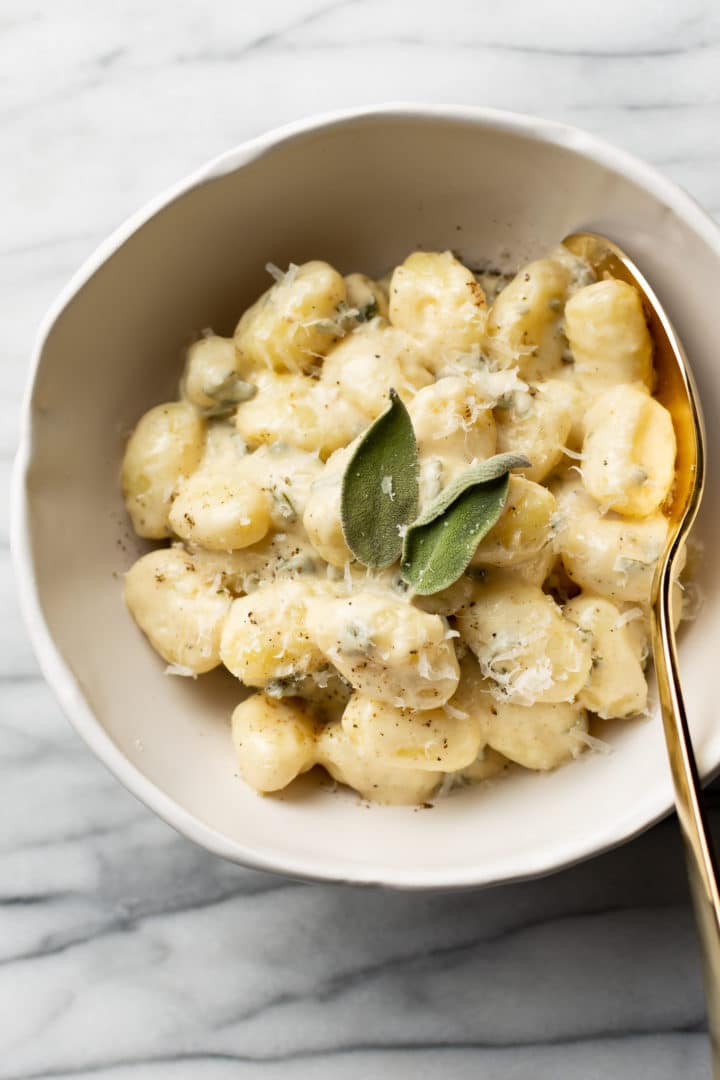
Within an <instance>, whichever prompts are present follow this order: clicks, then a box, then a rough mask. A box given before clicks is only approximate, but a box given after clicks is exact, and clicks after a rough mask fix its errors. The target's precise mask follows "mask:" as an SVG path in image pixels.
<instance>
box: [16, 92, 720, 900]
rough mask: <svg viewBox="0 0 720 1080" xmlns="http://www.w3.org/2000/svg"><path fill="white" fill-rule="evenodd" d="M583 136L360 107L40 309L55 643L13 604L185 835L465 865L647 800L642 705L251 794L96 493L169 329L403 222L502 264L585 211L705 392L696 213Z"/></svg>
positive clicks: (47, 547)
mask: <svg viewBox="0 0 720 1080" xmlns="http://www.w3.org/2000/svg"><path fill="white" fill-rule="evenodd" d="M550 130H551V131H552V129H550ZM584 145H585V144H584V143H583V140H582V138H581V137H580V136H577V137H576V138H575V139H574V138H572V137H568V136H567V135H565V136H563V137H562V138H560V137H558V141H555V142H553V141H545V140H544V139H543V138H538V137H537V133H536V132H532V131H531V130H529V129H528V128H526V127H523V126H522V125H513V124H512V123H507V122H505V123H503V122H501V121H497V120H496V119H492V120H488V119H486V120H485V121H480V122H478V121H477V120H472V119H469V118H461V117H452V115H450V114H448V115H445V116H443V115H434V116H422V115H419V114H417V115H402V114H400V113H388V114H375V115H370V116H363V117H356V118H353V119H345V120H343V121H341V122H334V123H332V122H331V123H328V124H325V125H321V126H320V127H317V128H314V129H311V130H308V131H305V132H303V133H300V134H294V135H292V136H288V137H286V138H283V139H282V140H280V141H279V142H278V143H276V144H274V145H273V144H270V143H268V144H267V145H266V146H264V147H260V148H255V150H254V151H253V152H252V153H250V154H248V155H247V157H248V160H247V161H246V162H245V163H244V164H241V165H240V166H239V167H233V168H231V169H230V171H229V172H226V173H225V174H222V170H216V172H217V173H219V174H218V175H214V176H212V177H211V178H210V179H206V180H205V181H204V182H199V183H196V184H195V185H194V186H192V187H191V188H190V189H189V190H187V191H186V192H185V193H184V194H181V195H180V196H178V197H176V198H175V199H174V200H173V201H172V202H170V204H169V205H167V206H165V207H164V208H163V209H161V210H160V211H159V212H157V213H156V214H155V215H154V216H152V217H151V218H150V219H149V220H148V221H146V222H145V224H143V225H141V227H139V228H138V229H137V230H136V231H135V232H133V233H132V234H131V235H130V236H129V237H128V238H127V239H126V240H125V241H124V242H123V243H122V244H121V245H120V246H119V247H118V248H117V250H115V251H114V253H113V254H112V255H111V256H110V257H109V258H107V260H106V261H104V262H103V263H102V264H101V265H100V267H99V268H98V269H97V270H96V272H95V273H94V274H93V275H92V276H91V277H90V278H89V280H87V281H86V283H85V284H83V285H82V286H81V287H80V288H79V289H78V290H77V291H76V292H75V294H74V295H73V296H72V297H71V299H70V300H69V302H68V303H67V304H66V305H65V307H64V308H63V310H62V311H61V312H60V314H59V316H58V317H57V319H56V320H55V321H54V323H53V325H52V326H51V328H50V331H49V333H48V335H47V337H46V340H45V342H44V344H43V346H42V350H41V355H40V360H39V367H38V372H37V378H36V382H35V387H34V392H33V394H32V400H31V406H30V408H31V417H30V429H29V433H30V439H31V441H30V455H29V463H28V468H27V473H26V476H25V480H24V488H25V491H26V494H27V509H26V525H27V545H28V548H27V559H28V562H27V564H26V565H27V566H28V567H29V568H31V569H32V571H33V572H34V575H35V582H34V586H33V585H32V584H31V583H30V575H29V569H26V571H25V575H26V578H27V580H26V583H25V591H26V593H27V594H28V595H31V596H33V597H34V596H35V595H36V596H37V597H38V598H39V603H40V607H41V610H42V615H43V616H44V620H45V623H46V626H47V631H48V632H49V639H52V642H54V648H55V650H57V652H54V651H53V648H52V647H51V645H50V644H49V639H48V638H46V635H45V631H44V629H43V628H42V627H40V626H39V623H38V619H37V617H36V618H35V619H34V620H33V619H32V612H31V622H34V631H35V637H36V643H37V644H38V645H39V650H40V654H41V660H42V661H43V664H44V667H45V670H46V672H47V673H48V674H49V675H50V677H51V681H52V682H53V683H54V685H55V688H56V690H57V691H58V692H59V694H60V696H61V699H62V700H63V702H64V704H65V706H66V708H67V709H68V711H69V712H70V713H71V714H72V718H73V719H74V721H75V722H76V724H77V725H78V727H79V729H80V730H81V732H82V733H83V735H84V736H85V737H86V738H88V740H89V741H90V742H91V743H92V745H93V746H94V748H95V749H96V750H97V751H98V752H99V753H100V754H101V756H102V757H103V758H104V759H105V760H106V762H108V764H110V766H111V767H112V768H113V769H114V771H116V772H117V773H118V774H119V775H120V776H121V778H122V779H123V780H124V782H125V783H127V784H128V785H129V786H130V787H131V788H132V790H134V791H135V793H136V794H138V795H140V797H142V798H144V799H145V800H146V801H148V802H149V803H150V804H151V805H153V806H154V808H155V809H157V810H159V811H160V812H161V813H162V814H163V816H165V817H166V818H168V820H170V821H171V823H173V824H175V825H177V826H178V827H180V828H181V829H183V831H185V832H187V833H189V834H190V835H192V836H193V837H194V838H195V839H198V840H200V841H201V842H202V843H205V844H206V845H207V846H210V847H212V848H214V849H216V850H218V851H220V852H222V853H223V854H226V855H230V856H231V857H235V858H238V859H239V860H241V861H245V862H251V863H256V864H259V865H264V866H269V867H273V868H278V869H282V870H286V871H288V872H295V873H300V874H305V875H309V876H314V875H320V876H327V877H332V878H346V879H351V880H357V881H385V882H388V883H392V884H398V885H412V886H424V885H435V886H452V885H463V884H480V883H487V882H491V881H497V880H502V879H507V878H511V877H518V876H527V875H531V874H536V873H541V872H544V871H546V870H549V869H551V868H553V867H555V866H558V865H562V864H563V863H565V862H568V861H571V860H574V859H578V858H582V857H584V856H585V855H588V854H590V853H591V852H593V851H594V850H597V849H599V848H601V847H604V846H607V845H609V844H612V843H614V842H617V841H619V840H621V839H623V838H625V837H626V836H628V835H631V834H632V833H633V832H635V831H637V830H638V829H640V828H642V827H643V826H644V825H646V824H648V823H649V821H650V820H652V819H653V818H654V817H655V816H657V815H658V814H659V813H661V812H662V811H663V810H664V809H666V808H667V806H668V805H669V804H670V799H671V795H670V784H669V780H668V777H667V767H666V763H665V756H664V755H665V752H664V746H663V740H662V733H661V730H660V724H659V721H658V720H657V719H654V720H650V721H646V722H632V723H628V724H624V725H621V724H618V725H615V726H614V727H613V728H612V730H611V731H610V732H609V733H608V734H607V737H608V738H609V739H610V741H611V742H612V744H613V746H614V748H615V752H614V753H612V754H608V755H599V754H586V755H585V756H584V757H583V758H582V759H581V760H580V761H578V762H577V763H576V764H574V765H573V766H570V767H567V768H564V769H561V770H559V771H558V772H556V773H553V774H550V775H533V774H530V773H521V772H518V773H517V774H516V775H514V776H512V777H511V778H509V779H507V780H505V781H502V782H499V783H495V784H487V785H485V786H481V787H478V788H474V789H467V790H464V791H462V792H458V793H456V794H454V795H452V796H451V797H449V798H448V799H446V800H443V801H440V802H438V803H437V805H435V807H434V808H433V809H432V810H415V809H412V808H382V807H372V808H368V807H366V806H364V805H363V804H361V803H360V801H359V800H358V799H357V798H355V797H354V796H352V795H350V794H347V793H340V792H332V791H330V790H328V786H327V785H326V786H325V787H323V786H322V785H319V784H318V783H314V782H312V781H307V780H306V781H304V782H300V783H299V785H296V786H295V788H293V789H291V790H290V791H289V792H287V793H286V794H284V795H281V796H279V797H274V798H259V797H258V796H257V795H255V794H254V793H253V792H252V791H250V790H249V789H248V788H247V787H246V786H245V785H244V784H243V782H242V780H240V779H239V777H238V775H237V770H236V766H235V761H234V756H233V752H232V748H231V744H230V738H229V730H228V719H229V714H230V711H231V709H232V707H233V705H234V704H235V703H236V701H237V700H238V698H239V694H238V688H237V684H235V683H234V680H232V679H231V678H230V677H229V676H227V675H224V674H222V673H220V672H216V673H213V674H212V675H210V676H205V677H203V678H202V679H200V680H198V681H197V682H193V681H192V680H186V679H179V678H168V677H166V676H165V675H164V674H163V668H164V664H163V662H162V661H160V660H159V658H157V657H156V656H155V655H154V654H153V653H152V652H151V650H150V648H149V647H148V646H147V644H146V643H145V641H144V639H143V638H142V636H141V634H140V633H139V632H138V630H137V629H136V628H135V626H134V624H133V623H132V621H131V619H130V618H129V616H128V615H127V613H126V612H125V609H124V607H123V603H122V595H121V589H122V580H121V579H122V574H123V572H124V571H125V570H126V569H127V568H128V567H129V566H130V564H131V563H132V561H133V560H134V559H135V558H136V557H137V555H138V553H139V552H140V551H141V550H143V548H142V545H141V544H140V542H138V541H137V540H136V539H135V538H134V537H133V536H132V535H131V534H130V532H129V529H128V524H127V521H126V519H125V515H124V511H123V506H122V502H121V498H120V493H119V486H118V474H119V463H120V458H121V454H122V449H123V444H124V440H125V438H126V436H127V434H128V432H129V431H130V429H131V427H132V426H133V424H134V422H135V421H136V420H137V418H138V417H139V415H140V414H141V413H142V412H143V410H145V409H147V408H148V407H150V406H151V405H153V404H155V403H157V402H158V401H160V400H163V399H167V398H169V397H174V396H175V388H176V385H177V380H178V376H179V372H180V365H181V352H182V349H183V346H184V345H185V344H186V343H187V342H188V341H190V340H191V339H192V338H193V337H194V336H195V335H196V334H197V332H198V331H199V330H200V329H201V328H203V327H207V326H211V327H212V328H213V329H215V330H216V331H218V332H221V333H230V332H231V331H232V328H233V326H234V324H235V322H236V320H237V318H238V316H239V314H240V313H241V311H242V310H243V309H244V307H245V306H246V305H247V304H248V303H250V302H251V301H252V300H253V299H254V298H255V296H256V295H257V294H258V293H259V292H260V291H261V290H262V289H264V288H265V287H266V286H267V284H268V278H267V275H266V273H265V271H264V269H263V267H264V265H265V263H266V262H267V261H268V260H272V261H273V262H275V263H277V264H278V265H281V266H284V265H287V263H288V262H290V261H295V262H302V261H304V260H306V259H310V258H323V259H327V260H328V261H330V262H332V263H334V264H335V265H336V266H337V267H338V268H339V269H340V270H341V271H343V272H349V271H352V270H364V271H367V272H370V273H375V274H380V273H382V272H384V271H385V270H386V269H387V268H388V267H389V266H391V265H392V264H394V263H396V262H398V261H400V260H402V258H403V257H404V256H405V255H406V254H407V253H408V252H409V251H410V250H412V249H414V248H417V247H424V248H428V249H445V248H447V247H450V248H453V249H454V250H455V251H457V252H458V253H459V254H460V255H461V256H462V257H463V259H465V260H467V261H468V262H469V263H470V264H492V265H498V266H502V267H512V266H514V265H517V264H518V263H520V262H521V261H522V260H524V259H527V258H529V257H533V256H536V255H538V254H541V253H543V252H544V251H546V250H548V249H549V248H551V247H552V246H554V245H555V244H556V243H557V242H558V241H559V240H560V239H561V238H562V237H563V236H564V235H565V234H566V233H569V232H572V231H576V230H578V229H580V228H592V229H595V230H597V231H599V232H604V233H607V234H609V235H610V236H611V237H614V238H615V239H617V240H618V241H619V242H620V243H621V244H622V245H623V246H625V247H626V249H627V250H628V251H629V252H630V253H631V255H633V256H634V258H635V259H636V260H637V262H638V264H639V265H640V267H641V268H642V270H643V271H644V272H645V274H646V276H647V277H648V278H649V280H650V282H651V283H652V285H653V286H654V287H655V289H656V290H657V292H658V294H659V296H660V298H661V300H662V301H663V302H664V303H665V304H666V305H667V308H668V310H669V313H670V316H671V318H672V319H673V320H674V321H675V324H676V326H677V328H678V330H679V332H680V335H681V337H682V339H683V341H684V343H685V346H686V349H687V352H688V355H689V357H690V360H691V363H692V365H693V368H694V370H695V373H696V376H697V379H698V382H699V385H700V390H701V395H702V401H703V405H704V411H705V415H706V416H708V417H714V416H715V415H716V414H717V413H718V412H720V379H719V378H718V377H717V375H716V371H715V349H716V345H715V339H716V333H715V315H716V300H715V295H714V293H715V284H716V282H717V280H718V270H719V260H718V253H717V249H713V243H715V245H716V244H717V241H714V240H713V237H712V231H711V229H710V228H709V226H705V227H704V232H705V236H704V237H703V235H702V233H703V227H702V226H701V225H697V224H696V223H695V222H691V221H690V220H689V218H690V217H691V216H692V214H691V212H690V209H689V207H690V204H689V203H686V202H685V201H684V200H683V198H682V197H681V196H677V199H678V201H677V202H676V203H675V205H672V202H673V200H672V198H670V199H668V198H666V197H665V196H666V195H667V192H664V191H663V189H662V186H661V187H660V189H659V191H658V193H657V194H653V193H652V192H651V191H649V190H647V189H646V188H645V187H644V186H643V184H642V183H640V182H639V181H638V180H635V179H633V178H632V177H631V176H630V175H623V173H622V172H621V171H618V169H617V168H616V167H613V165H612V164H610V163H606V164H603V163H601V161H600V160H593V158H591V157H589V156H586V155H585V153H584V152H583V148H584ZM669 191H670V194H671V196H672V189H669ZM685 207H687V208H688V209H687V210H685V209H684V208H685ZM698 221H700V222H702V219H701V217H700V216H699V215H698ZM708 438H709V446H708V458H709V476H710V478H711V480H710V484H709V487H708V491H707V494H706V497H705V502H704V506H703V511H702V514H701V520H700V523H699V525H698V527H697V529H696V535H698V536H699V537H700V538H702V537H703V536H705V537H710V536H712V535H713V530H714V529H716V528H717V526H718V517H719V507H720V502H719V500H718V497H717V495H716V493H715V489H716V485H715V484H714V483H713V481H712V477H713V475H714V470H713V466H714V464H716V463H717V462H718V461H720V454H718V440H719V438H720V435H719V434H718V426H717V425H714V424H711V425H710V429H709V432H708ZM706 553H707V557H706V558H705V559H703V560H702V561H701V563H700V566H699V577H700V580H701V584H702V587H703V590H704V593H705V596H706V598H707V599H706V602H705V604H704V607H703V609H702V610H701V612H700V614H699V616H698V618H697V619H696V621H694V622H693V623H692V624H690V625H688V626H687V627H686V628H685V630H684V632H683V640H682V646H681V654H682V671H683V682H684V687H685V692H686V699H687V706H688V712H689V715H690V718H691V723H692V729H693V734H694V737H695V740H696V745H697V747H698V750H699V756H700V760H701V764H702V767H703V769H704V770H710V769H714V768H716V767H717V765H718V763H719V762H720V733H719V732H718V731H717V728H716V726H715V725H714V724H713V717H714V709H713V689H712V685H711V680H710V679H709V678H708V672H709V671H712V661H713V660H714V658H715V655H716V653H717V643H718V641H719V640H720V606H718V605H716V604H714V603H712V602H711V598H712V597H714V595H715V590H716V581H717V575H718V559H717V557H716V556H715V555H714V549H713V546H712V545H711V544H708V546H707V549H706ZM21 562H22V559H21ZM33 588H34V590H35V592H33ZM30 607H31V608H32V601H31V603H30ZM65 668H66V669H67V672H66V671H65V670H64V669H65ZM68 673H69V677H68ZM73 680H74V682H73ZM93 716H94V717H95V718H96V720H94V719H93Z"/></svg>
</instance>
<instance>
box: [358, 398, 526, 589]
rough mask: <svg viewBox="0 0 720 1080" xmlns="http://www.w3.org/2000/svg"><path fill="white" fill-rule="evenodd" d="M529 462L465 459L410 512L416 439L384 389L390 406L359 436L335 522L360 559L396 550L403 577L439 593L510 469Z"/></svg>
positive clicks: (496, 511) (494, 506) (498, 501)
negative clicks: (433, 493)
mask: <svg viewBox="0 0 720 1080" xmlns="http://www.w3.org/2000/svg"><path fill="white" fill-rule="evenodd" d="M530 464H531V463H530V462H529V461H528V459H527V458H526V457H524V456H523V455H522V454H512V453H511V454H497V455H495V457H491V458H489V459H488V460H487V461H481V462H478V463H477V464H475V465H471V466H470V467H469V468H468V469H466V471H465V472H464V473H462V474H461V475H460V476H459V477H457V478H456V479H455V480H453V482H452V483H451V484H448V486H447V487H446V488H445V490H444V491H441V492H440V494H439V495H438V496H437V498H435V499H433V500H432V502H431V503H430V505H429V506H428V507H426V509H425V510H424V511H423V512H422V514H420V516H419V517H417V516H416V515H417V508H418V460H417V443H416V441H415V433H414V431H413V428H412V423H411V421H410V416H409V414H408V411H407V409H406V408H405V406H404V405H403V403H402V401H401V400H400V398H399V396H398V395H397V393H396V392H395V391H394V390H391V391H390V406H389V408H388V409H387V410H386V411H385V412H384V413H383V414H382V415H381V416H379V417H378V419H377V420H376V421H375V422H374V423H373V424H371V426H370V427H369V428H368V430H367V431H366V433H365V435H364V436H363V437H362V439H361V440H360V442H359V443H358V445H357V447H356V449H355V452H354V454H353V456H352V457H351V459H350V461H349V463H348V465H347V468H346V470H345V474H344V476H343V481H342V494H341V512H342V527H343V533H344V534H345V539H346V541H347V544H348V547H349V548H350V550H351V551H352V553H353V555H354V556H355V558H356V559H358V561H359V562H361V563H363V564H364V565H365V566H370V567H373V568H381V567H384V566H389V565H390V564H391V563H393V562H395V561H396V560H397V559H400V558H401V557H402V558H401V563H400V573H401V575H402V578H403V580H404V581H405V582H406V583H407V584H408V585H410V587H411V588H412V589H413V590H414V591H415V592H416V593H417V594H419V595H421V596H429V595H430V594H431V593H436V592H440V591H441V590H442V589H446V588H447V587H448V586H449V585H452V583H453V582H454V581H457V579H458V578H459V577H460V575H461V574H462V573H463V572H464V571H465V569H466V568H467V566H468V564H469V563H470V560H471V559H472V557H473V555H474V553H475V549H476V548H477V546H478V544H479V543H480V541H481V540H482V538H483V537H484V536H485V535H486V534H487V533H488V532H489V531H490V529H491V528H492V527H493V525H494V524H495V523H496V522H497V520H498V518H499V517H500V515H501V513H502V511H503V509H504V507H505V503H506V501H507V495H508V486H509V483H510V471H511V469H520V468H526V467H528V466H529V465H530Z"/></svg>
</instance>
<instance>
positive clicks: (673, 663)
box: [653, 546, 720, 1080]
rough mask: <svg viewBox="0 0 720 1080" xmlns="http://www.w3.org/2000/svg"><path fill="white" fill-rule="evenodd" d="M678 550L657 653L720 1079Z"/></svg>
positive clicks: (714, 880) (709, 871) (705, 835)
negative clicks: (681, 643)
mask: <svg viewBox="0 0 720 1080" xmlns="http://www.w3.org/2000/svg"><path fill="white" fill-rule="evenodd" d="M678 550H679V546H676V547H675V550H674V552H673V553H672V555H671V557H670V559H668V560H667V562H666V565H665V567H664V572H663V573H662V575H661V578H660V581H659V583H658V588H657V594H656V597H655V602H654V611H653V614H654V618H653V654H654V660H655V673H656V677H657V685H658V695H659V698H660V710H661V713H662V721H663V729H664V732H665V741H666V743H667V749H668V756H669V759H670V771H671V773H672V779H673V784H674V787H675V803H676V807H677V816H678V820H679V822H680V831H681V833H682V837H683V841H684V844H685V858H686V862H687V870H688V876H689V879H690V892H691V895H692V900H693V907H694V910H695V921H696V924H697V929H698V933H699V935H700V944H701V951H702V962H703V972H704V976H705V994H706V1000H707V1013H708V1029H709V1033H710V1045H711V1054H712V1064H713V1077H714V1078H715V1080H720V896H719V895H718V873H717V865H716V861H715V854H714V851H713V846H712V839H711V836H710V832H709V829H708V826H707V821H706V819H705V812H704V810H703V803H702V791H701V786H700V778H699V776H698V771H697V765H696V763H695V755H694V753H693V749H692V743H691V741H690V732H689V730H688V725H687V718H686V715H685V706H684V704H683V698H682V691H681V689H680V679H679V676H678V664H677V652H676V648H675V631H674V630H673V623H672V614H671V611H672V608H671V605H672V592H673V583H672V582H673V574H672V568H673V563H674V562H675V560H676V558H677V554H678Z"/></svg>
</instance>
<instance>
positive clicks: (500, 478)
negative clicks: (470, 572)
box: [400, 454, 530, 596]
mask: <svg viewBox="0 0 720 1080" xmlns="http://www.w3.org/2000/svg"><path fill="white" fill-rule="evenodd" d="M528 465H530V462H529V461H528V459H527V458H526V457H524V456H523V455H522V454H497V455H496V456H495V457H492V458H489V459H488V460H487V461H482V462H479V463H478V464H477V465H472V466H471V467H470V468H469V469H466V470H465V472H464V473H462V474H461V475H460V476H458V477H457V478H456V479H455V480H454V481H453V482H452V483H451V484H448V486H447V487H446V488H445V490H444V491H442V492H441V493H440V494H439V495H438V497H437V498H436V499H434V500H433V502H432V503H431V504H430V505H429V506H428V507H426V509H425V510H424V511H423V513H422V514H421V515H420V517H419V518H418V519H417V521H415V522H414V523H413V524H412V525H411V526H410V528H409V529H408V530H407V533H406V535H405V540H404V543H403V553H402V563H401V567H400V569H401V572H402V575H403V577H404V578H405V580H406V581H407V582H408V584H409V585H411V586H412V588H413V589H414V590H415V592H416V593H417V594H418V595H420V596H429V595H430V594H431V593H435V592H440V591H441V590H442V589H446V588H447V587H448V586H449V585H452V583H453V582H454V581H457V579H458V578H459V577H460V575H461V574H462V573H463V571H464V570H465V568H466V567H467V565H468V563H469V562H470V560H471V559H472V557H473V555H474V553H475V548H476V547H477V546H478V544H479V543H480V541H481V540H482V538H483V537H484V536H485V535H486V534H487V533H488V532H489V531H490V529H491V528H492V527H493V525H494V524H495V523H496V521H497V520H498V518H499V517H500V515H501V513H502V511H503V508H504V506H505V502H506V501H507V494H508V486H509V483H510V470H511V469H519V468H525V467H527V466H528Z"/></svg>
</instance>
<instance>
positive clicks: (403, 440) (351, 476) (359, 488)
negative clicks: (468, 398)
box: [341, 390, 418, 568]
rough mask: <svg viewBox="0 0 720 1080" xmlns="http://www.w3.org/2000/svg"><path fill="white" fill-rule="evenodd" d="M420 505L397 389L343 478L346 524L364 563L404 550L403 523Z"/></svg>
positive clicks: (386, 560) (413, 453)
mask: <svg viewBox="0 0 720 1080" xmlns="http://www.w3.org/2000/svg"><path fill="white" fill-rule="evenodd" d="M417 507H418V465H417V444H416V442H415V433H414V431H413V427H412V423H411V421H410V416H409V415H408V411H407V409H406V408H405V406H404V405H403V403H402V401H401V400H400V397H399V395H398V394H397V393H396V392H395V390H391V391H390V406H389V408H388V409H386V411H385V412H384V413H382V415H381V416H379V417H378V418H377V420H376V421H375V422H374V423H373V424H371V425H370V427H369V428H368V430H367V431H366V432H365V434H364V435H363V437H362V439H361V440H360V442H359V443H358V445H357V447H356V448H355V452H354V453H353V455H352V457H351V458H350V461H349V462H348V465H347V468H346V469H345V474H344V476H343V480H342V494H341V514H342V528H343V532H344V534H345V539H346V541H347V544H348V547H349V548H350V550H351V551H352V553H353V554H354V556H355V558H356V559H359V560H360V562H361V563H363V564H364V565H365V566H372V567H375V568H380V567H383V566H389V565H390V563H394V562H395V561H396V560H397V559H399V558H400V555H401V552H402V536H401V529H402V528H403V526H405V525H407V524H408V522H410V521H413V520H414V518H415V515H416V514H417Z"/></svg>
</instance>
